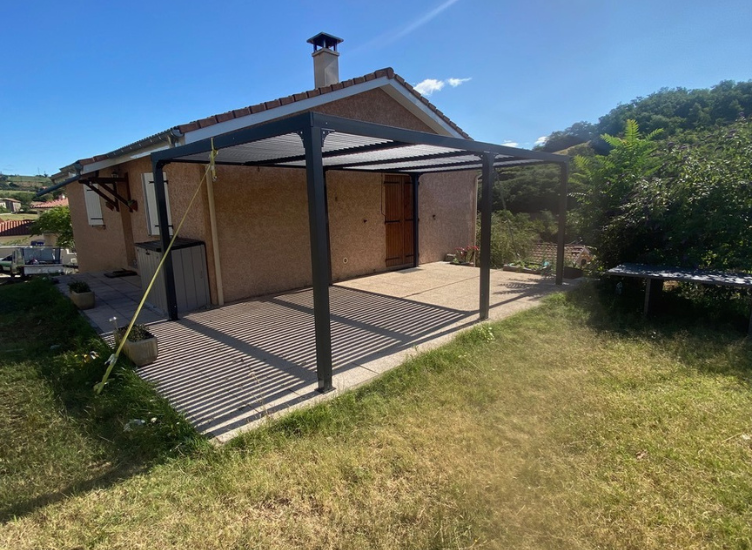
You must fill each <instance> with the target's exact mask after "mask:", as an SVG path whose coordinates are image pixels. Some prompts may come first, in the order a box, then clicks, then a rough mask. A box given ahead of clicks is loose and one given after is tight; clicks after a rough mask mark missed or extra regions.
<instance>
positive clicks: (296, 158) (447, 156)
mask: <svg viewBox="0 0 752 550" xmlns="http://www.w3.org/2000/svg"><path fill="white" fill-rule="evenodd" d="M306 127H309V128H310V127H317V128H320V129H321V131H322V136H323V144H322V147H321V160H322V163H323V167H324V169H334V170H355V171H368V172H400V173H420V174H422V173H429V172H450V171H456V170H479V169H481V167H482V160H481V157H482V156H483V155H489V154H490V155H493V158H494V166H496V167H501V166H517V165H524V164H537V163H546V162H556V163H566V162H567V160H568V159H567V157H565V156H562V155H554V154H551V153H543V152H538V151H529V150H526V149H517V148H513V147H505V146H502V145H495V144H491V143H483V142H478V141H472V140H467V139H461V138H454V137H447V136H441V135H437V134H430V133H426V132H419V131H415V130H406V129H402V128H394V127H391V126H383V125H380V124H373V123H368V122H361V121H356V120H350V119H344V118H340V117H334V116H328V115H322V114H319V113H304V114H302V115H298V116H294V117H289V118H287V119H282V120H276V121H271V122H267V123H265V124H261V125H258V126H254V127H251V128H246V129H243V130H239V131H237V132H233V133H231V134H225V135H222V136H218V137H215V138H213V139H214V141H213V147H214V149H215V150H217V151H218V154H217V156H216V163H217V164H230V165H244V166H277V167H287V168H305V166H306V150H305V146H304V143H303V140H302V139H301V133H302V131H303V129H304V128H306ZM211 149H212V141H211V140H210V139H205V140H202V141H197V142H195V143H191V144H187V145H183V146H180V147H175V148H173V149H169V150H166V151H159V152H157V153H153V154H152V159H153V160H155V161H161V162H164V163H169V162H193V163H202V164H203V163H208V162H209V158H210V153H211Z"/></svg>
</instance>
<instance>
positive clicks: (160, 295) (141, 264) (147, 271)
mask: <svg viewBox="0 0 752 550" xmlns="http://www.w3.org/2000/svg"><path fill="white" fill-rule="evenodd" d="M136 257H137V259H138V268H139V271H140V274H141V286H142V288H143V289H144V290H146V287H147V286H148V285H149V282H150V281H151V279H152V277H153V276H154V273H155V272H156V271H157V266H159V262H160V261H161V260H162V243H161V242H160V241H149V242H145V243H138V244H137V245H136ZM172 265H173V270H174V273H175V292H176V294H177V301H178V312H179V313H188V312H189V311H193V310H194V309H200V308H204V307H207V306H208V305H209V303H210V300H211V298H210V296H209V278H208V276H207V272H206V245H205V244H204V243H203V242H202V241H195V240H192V239H182V238H178V239H176V240H175V244H174V245H173V247H172ZM146 300H147V302H149V303H150V304H151V305H153V306H155V307H157V308H159V309H161V310H162V311H165V312H166V311H167V295H166V289H165V282H164V273H161V272H160V274H159V276H158V277H157V280H156V281H155V282H154V287H153V288H152V289H151V292H150V293H149V297H148V298H147V299H146Z"/></svg>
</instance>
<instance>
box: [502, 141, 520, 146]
mask: <svg viewBox="0 0 752 550" xmlns="http://www.w3.org/2000/svg"><path fill="white" fill-rule="evenodd" d="M502 145H504V146H505V147H519V146H520V144H519V143H517V142H516V141H509V140H506V141H505V142H504V143H502Z"/></svg>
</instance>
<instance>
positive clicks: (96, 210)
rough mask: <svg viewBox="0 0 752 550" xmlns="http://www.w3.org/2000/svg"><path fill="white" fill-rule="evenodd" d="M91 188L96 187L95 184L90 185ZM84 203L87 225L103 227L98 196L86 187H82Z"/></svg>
mask: <svg viewBox="0 0 752 550" xmlns="http://www.w3.org/2000/svg"><path fill="white" fill-rule="evenodd" d="M92 187H96V184H92ZM84 202H85V203H86V217H87V218H88V219H89V225H104V218H102V203H101V202H100V200H99V195H97V193H96V191H94V190H93V189H91V188H90V187H89V186H88V185H84Z"/></svg>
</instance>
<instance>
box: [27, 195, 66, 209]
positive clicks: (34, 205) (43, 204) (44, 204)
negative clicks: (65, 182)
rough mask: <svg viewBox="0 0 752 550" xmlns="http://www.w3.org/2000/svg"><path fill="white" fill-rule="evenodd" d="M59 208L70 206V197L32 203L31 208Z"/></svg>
mask: <svg viewBox="0 0 752 550" xmlns="http://www.w3.org/2000/svg"><path fill="white" fill-rule="evenodd" d="M59 206H68V197H63V198H61V199H57V200H54V201H47V202H44V201H34V202H32V203H31V208H32V209H34V210H49V209H50V208H57V207H59Z"/></svg>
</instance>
